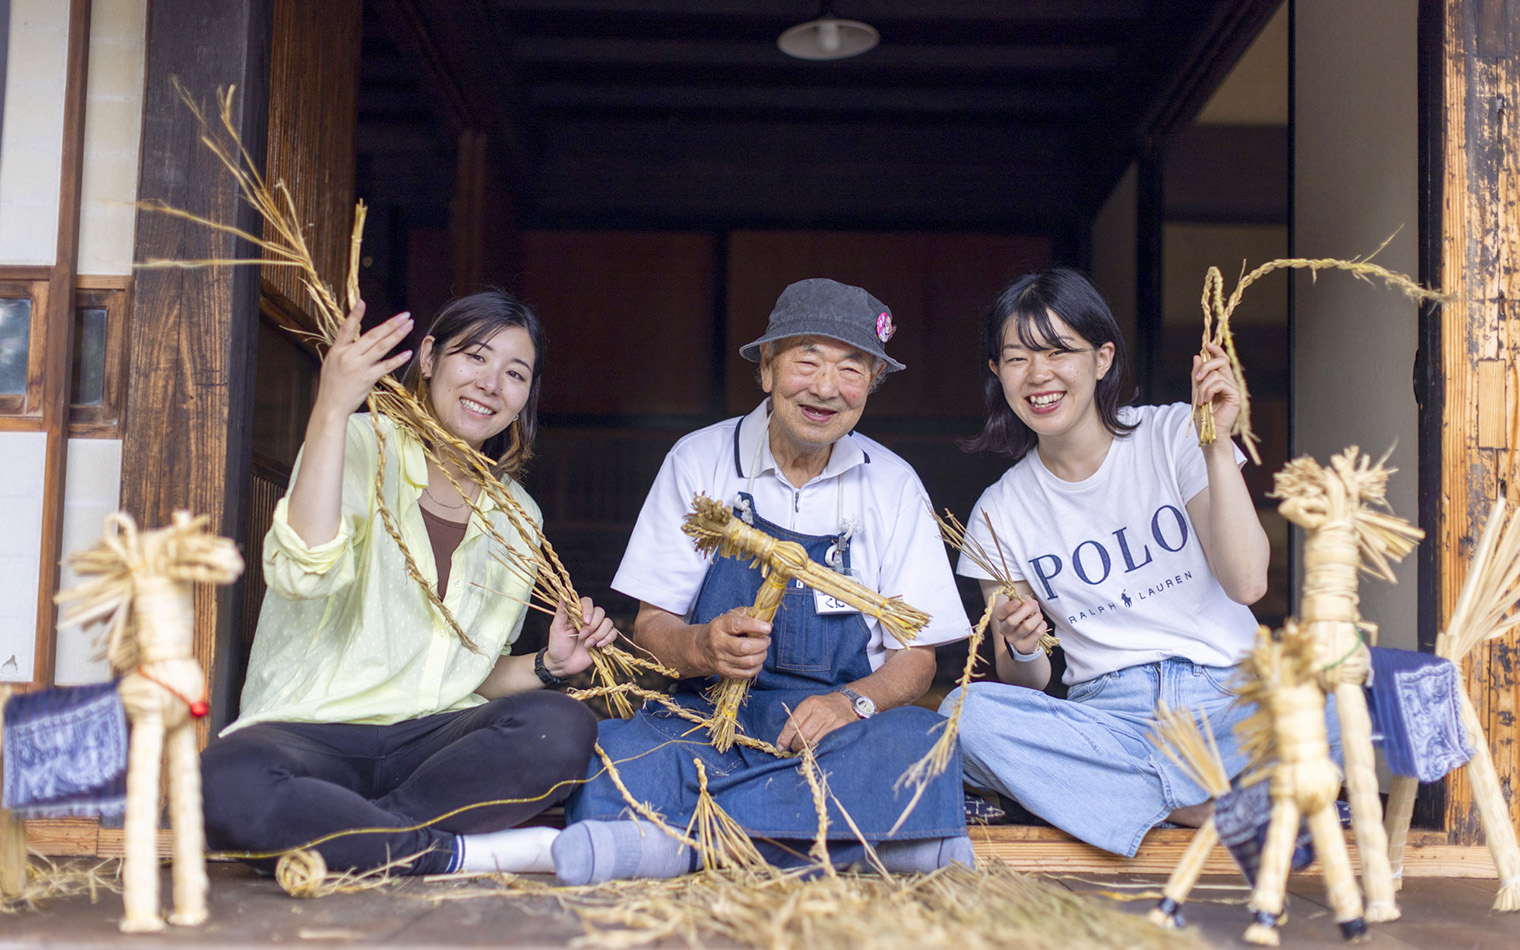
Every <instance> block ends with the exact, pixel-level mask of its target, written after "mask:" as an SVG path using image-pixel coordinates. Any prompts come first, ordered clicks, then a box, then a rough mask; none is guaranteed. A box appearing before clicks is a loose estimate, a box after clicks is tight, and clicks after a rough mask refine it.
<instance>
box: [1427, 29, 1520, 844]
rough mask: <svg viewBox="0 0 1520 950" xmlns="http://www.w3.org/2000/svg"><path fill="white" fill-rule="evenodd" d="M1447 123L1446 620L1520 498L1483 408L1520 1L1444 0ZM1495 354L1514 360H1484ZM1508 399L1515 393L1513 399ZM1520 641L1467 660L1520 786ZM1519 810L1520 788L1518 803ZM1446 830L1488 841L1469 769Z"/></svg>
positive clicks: (1507, 770)
mask: <svg viewBox="0 0 1520 950" xmlns="http://www.w3.org/2000/svg"><path fill="white" fill-rule="evenodd" d="M1440 16H1441V17H1442V18H1443V27H1444V28H1443V30H1442V36H1443V46H1442V54H1441V57H1440V60H1439V63H1438V68H1439V71H1440V75H1441V76H1442V77H1443V89H1442V99H1443V101H1444V108H1443V109H1442V111H1441V114H1440V119H1441V125H1440V126H1439V127H1437V128H1430V129H1427V135H1432V136H1435V137H1437V140H1438V141H1441V142H1443V143H1444V148H1443V150H1442V152H1441V155H1440V162H1441V165H1442V176H1441V179H1440V181H1439V183H1438V185H1439V188H1440V193H1441V196H1442V202H1441V205H1440V209H1441V210H1440V221H1439V240H1440V244H1439V253H1440V270H1439V282H1440V285H1441V287H1442V288H1443V289H1444V290H1446V291H1447V292H1448V293H1450V294H1451V295H1452V301H1451V303H1448V304H1447V305H1445V306H1444V307H1443V308H1442V310H1441V315H1440V337H1439V340H1440V357H1439V359H1440V365H1439V367H1438V368H1437V369H1436V372H1437V373H1438V374H1439V375H1438V376H1436V379H1435V383H1436V385H1437V386H1438V387H1439V389H1440V394H1439V395H1440V405H1441V406H1442V407H1443V409H1442V412H1441V415H1440V420H1439V426H1440V429H1439V435H1440V440H1441V471H1440V482H1439V484H1440V490H1439V491H1440V499H1441V501H1440V503H1439V508H1438V510H1437V511H1436V512H1435V513H1434V517H1433V520H1432V523H1429V524H1427V525H1426V528H1427V538H1429V539H1430V541H1431V542H1433V543H1434V546H1435V550H1436V551H1437V552H1438V553H1437V555H1436V557H1437V558H1438V561H1437V564H1436V578H1435V581H1436V584H1437V590H1436V595H1437V596H1438V597H1439V603H1440V607H1439V620H1440V623H1441V624H1442V625H1444V624H1445V622H1446V621H1447V620H1448V619H1449V618H1450V616H1451V610H1452V607H1453V606H1454V604H1455V601H1456V597H1457V592H1458V590H1459V589H1460V587H1461V584H1462V582H1463V580H1464V579H1465V576H1466V572H1467V567H1468V564H1469V562H1470V559H1471V556H1472V552H1473V547H1474V544H1475V542H1476V535H1477V532H1478V531H1480V530H1481V528H1482V525H1483V522H1484V520H1485V519H1486V517H1487V513H1488V510H1489V508H1490V506H1491V505H1492V504H1493V500H1494V498H1495V497H1496V496H1497V495H1499V494H1501V493H1502V494H1504V495H1505V496H1506V497H1507V498H1508V500H1509V503H1510V504H1511V505H1514V504H1515V503H1516V502H1517V501H1520V479H1517V478H1516V477H1515V476H1516V457H1515V453H1514V450H1513V449H1512V448H1503V447H1491V448H1485V447H1484V446H1485V445H1492V446H1514V445H1515V444H1516V443H1515V439H1516V437H1517V435H1520V431H1517V430H1520V419H1517V418H1516V415H1515V411H1514V408H1513V407H1512V406H1509V405H1506V406H1505V407H1504V408H1503V411H1502V414H1501V418H1500V419H1498V420H1496V421H1495V422H1494V423H1493V424H1492V425H1491V426H1489V427H1484V426H1483V423H1484V422H1487V421H1489V420H1487V419H1485V418H1484V415H1483V412H1482V410H1481V409H1480V406H1481V405H1482V402H1483V399H1482V397H1483V395H1484V392H1485V387H1484V381H1485V380H1487V381H1488V382H1489V386H1488V388H1489V389H1492V388H1493V383H1494V380H1495V379H1499V378H1504V377H1507V376H1508V375H1511V374H1513V373H1514V371H1515V366H1516V365H1517V355H1520V354H1517V347H1520V323H1517V319H1520V311H1517V310H1516V308H1515V300H1516V299H1517V297H1520V268H1517V266H1516V262H1517V260H1520V150H1517V149H1516V148H1515V147H1514V143H1515V131H1514V129H1515V119H1514V116H1513V113H1514V111H1515V104H1516V103H1517V102H1520V9H1517V8H1516V7H1515V6H1514V5H1513V4H1507V3H1498V2H1491V0H1446V2H1445V4H1444V9H1443V11H1442V13H1441V14H1440ZM1484 361H1498V362H1501V363H1502V364H1503V369H1502V370H1500V371H1499V372H1495V371H1494V370H1492V369H1490V370H1484V369H1483V367H1484V365H1485V364H1484ZM1507 402H1508V400H1506V403H1507ZM1517 642H1520V638H1517V637H1516V636H1515V635H1511V636H1509V637H1507V638H1505V639H1504V640H1500V641H1495V642H1492V643H1490V644H1488V645H1480V646H1479V647H1477V648H1476V649H1475V650H1473V652H1472V654H1471V656H1470V659H1469V662H1468V667H1467V673H1466V675H1467V688H1468V692H1469V695H1470V696H1471V697H1472V701H1473V705H1474V707H1476V709H1477V711H1478V716H1479V719H1480V720H1482V723H1483V728H1484V730H1485V732H1486V733H1487V737H1488V741H1489V744H1490V747H1491V748H1492V750H1493V757H1494V767H1495V769H1496V770H1497V772H1498V776H1499V782H1500V784H1501V785H1502V786H1505V787H1508V788H1511V789H1514V788H1517V787H1520V741H1517V736H1516V732H1517V730H1516V713H1517V711H1520V670H1517V669H1516V667H1515V665H1514V660H1513V657H1514V655H1515V649H1516V646H1517ZM1509 813H1510V820H1511V821H1520V795H1514V796H1512V797H1511V799H1510V802H1509ZM1445 817H1446V827H1447V830H1448V831H1449V832H1450V834H1451V839H1452V842H1453V843H1455V844H1470V843H1474V842H1477V841H1481V840H1482V828H1481V825H1480V822H1479V819H1478V811H1477V807H1476V805H1475V803H1474V800H1473V792H1472V788H1471V787H1470V785H1469V784H1468V781H1467V777H1466V775H1465V772H1463V771H1458V772H1457V773H1454V774H1453V775H1452V776H1450V777H1449V778H1448V779H1447V800H1446V816H1445Z"/></svg>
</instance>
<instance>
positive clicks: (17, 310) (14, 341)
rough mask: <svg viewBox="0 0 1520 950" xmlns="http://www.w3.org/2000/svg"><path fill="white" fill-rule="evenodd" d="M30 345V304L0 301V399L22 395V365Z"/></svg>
mask: <svg viewBox="0 0 1520 950" xmlns="http://www.w3.org/2000/svg"><path fill="white" fill-rule="evenodd" d="M31 345H32V301H31V300H30V299H29V298H25V297H22V298H15V297H11V298H5V299H0V396H22V395H25V394H26V363H27V356H28V354H29V353H30V350H31Z"/></svg>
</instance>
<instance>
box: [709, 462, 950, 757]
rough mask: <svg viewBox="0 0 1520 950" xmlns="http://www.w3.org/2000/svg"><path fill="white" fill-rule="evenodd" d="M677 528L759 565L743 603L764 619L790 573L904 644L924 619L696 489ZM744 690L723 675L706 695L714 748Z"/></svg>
mask: <svg viewBox="0 0 1520 950" xmlns="http://www.w3.org/2000/svg"><path fill="white" fill-rule="evenodd" d="M681 530H682V531H684V532H685V533H686V535H687V536H688V537H690V538H691V539H692V540H693V542H694V543H695V544H696V548H697V550H698V551H701V552H702V553H703V554H708V555H710V554H712V553H714V552H717V554H718V556H720V557H734V558H737V557H751V558H754V560H755V561H756V562H757V563H759V564H760V565H761V566H762V569H763V570H764V571H765V580H764V582H763V583H762V586H761V589H760V592H759V594H758V595H757V597H756V600H755V604H754V606H752V607H750V608H747V610H748V612H749V613H750V614H751V615H752V616H759V617H761V619H767V620H768V619H769V617H767V616H763V614H765V613H766V612H768V613H769V615H770V617H773V616H775V613H776V608H777V607H779V606H780V597H781V593H782V591H784V589H785V587H786V585H787V583H789V582H790V581H791V580H792V579H793V578H795V579H796V580H798V581H800V582H802V583H803V584H806V585H807V586H808V587H811V588H813V589H814V590H820V591H823V592H824V593H825V594H828V595H829V596H830V597H833V598H834V599H836V600H839V601H842V602H844V603H846V604H849V605H850V606H852V607H855V608H857V609H858V610H860V611H861V612H862V613H866V614H869V615H870V616H871V617H873V618H875V619H878V620H880V621H881V625H882V628H883V629H885V630H886V631H887V632H888V633H890V634H891V635H892V636H893V637H894V638H896V639H897V641H898V642H899V643H902V644H903V645H905V646H906V645H908V644H911V643H912V642H913V639H914V637H916V636H917V634H918V631H919V630H922V629H923V627H924V624H926V623H928V622H929V615H928V614H926V613H924V612H923V611H922V610H919V609H918V608H916V607H914V606H912V605H910V604H906V603H904V602H903V601H902V599H901V598H898V597H886V596H883V595H881V594H878V593H877V592H876V591H874V590H871V589H870V588H869V587H866V586H864V585H862V584H860V583H859V582H857V581H854V580H852V579H850V578H848V577H845V576H844V575H842V574H839V573H837V572H835V571H832V570H830V569H829V568H827V567H824V566H823V565H822V564H819V563H817V562H815V561H813V560H812V559H811V558H809V557H808V556H807V552H806V551H805V550H804V549H803V548H802V546H801V545H800V544H795V543H792V542H787V541H778V540H777V539H775V538H773V537H771V536H770V535H768V534H766V533H765V532H764V531H760V530H759V529H757V528H752V527H750V526H749V525H747V524H745V523H744V522H743V521H742V520H741V519H739V518H736V517H734V513H733V510H732V509H730V508H729V507H728V506H727V505H725V504H723V503H722V502H719V501H714V500H713V499H712V498H709V497H708V496H706V495H704V494H701V493H700V492H699V493H697V495H696V496H695V497H694V498H693V499H692V510H691V512H690V513H688V514H687V516H686V518H685V520H684V521H683V522H682V524H681ZM748 692H749V680H747V679H739V678H735V677H725V678H724V679H722V680H720V681H719V683H718V684H717V686H715V687H714V689H713V692H712V693H711V694H709V698H710V699H712V701H713V716H712V719H711V725H710V727H709V728H710V731H711V734H712V740H713V745H714V746H716V747H717V748H719V749H721V750H724V751H727V749H728V748H729V746H731V745H732V744H733V736H734V730H735V724H736V722H737V719H736V717H737V715H738V710H739V706H740V705H741V704H742V703H743V701H744V697H745V696H746V695H747V694H748Z"/></svg>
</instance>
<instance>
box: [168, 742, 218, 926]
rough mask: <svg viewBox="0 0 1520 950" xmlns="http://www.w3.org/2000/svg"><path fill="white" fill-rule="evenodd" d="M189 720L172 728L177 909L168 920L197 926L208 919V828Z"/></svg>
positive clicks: (171, 816) (171, 793) (171, 818)
mask: <svg viewBox="0 0 1520 950" xmlns="http://www.w3.org/2000/svg"><path fill="white" fill-rule="evenodd" d="M195 746H196V743H195V728H194V727H193V726H192V725H191V722H190V721H188V720H187V721H185V722H182V723H180V724H179V725H178V726H176V727H175V728H174V729H171V730H170V731H169V736H168V746H167V749H166V752H167V753H168V757H169V802H170V810H169V825H170V827H171V828H172V829H173V831H174V912H173V913H171V914H170V915H169V923H171V924H174V925H175V926H179V927H195V926H199V925H200V924H203V923H205V922H206V916H207V913H206V891H207V890H208V889H209V888H210V882H209V881H208V880H207V879H206V860H205V851H206V831H205V827H204V824H203V823H204V820H205V816H204V813H203V812H202V811H201V769H200V756H199V754H198V753H197V751H196V747H195Z"/></svg>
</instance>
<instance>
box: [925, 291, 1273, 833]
mask: <svg viewBox="0 0 1520 950" xmlns="http://www.w3.org/2000/svg"><path fill="white" fill-rule="evenodd" d="M983 348H984V353H983V357H984V358H985V359H986V361H987V368H988V370H989V375H988V377H987V380H986V396H987V407H988V420H987V423H986V427H985V428H984V430H983V432H982V434H981V435H980V436H978V437H977V438H976V439H975V440H973V442H972V443H971V445H970V446H969V448H970V449H972V450H979V451H992V452H997V453H1000V454H1004V455H1007V456H1008V457H1009V458H1010V459H1011V460H1012V462H1013V465H1012V467H1011V468H1009V469H1008V471H1007V472H1006V473H1005V474H1004V475H1003V477H1002V478H1001V479H999V480H998V481H997V483H996V484H994V485H992V486H991V487H990V488H988V489H987V490H986V491H985V492H984V493H983V494H982V497H981V499H980V500H979V501H978V502H977V505H976V509H975V510H974V511H973V512H972V515H971V518H970V519H968V521H967V523H968V525H969V526H970V529H969V534H970V535H971V536H972V537H974V538H975V539H976V540H977V541H979V542H980V543H981V544H982V545H983V547H985V549H986V550H987V551H988V552H990V553H992V555H993V557H994V558H995V559H998V558H1000V563H1005V564H1006V566H1007V569H1008V573H1009V574H1010V575H1011V576H1012V577H1013V579H1014V580H1015V582H1016V587H1017V589H1018V591H1019V593H1020V594H1021V595H1022V599H1021V600H1008V599H1006V598H1003V597H1000V596H999V597H997V603H996V604H995V606H994V610H993V621H992V626H991V630H992V633H993V634H994V636H995V640H994V642H995V643H996V645H997V649H996V653H997V674H998V679H999V680H1000V681H1001V682H998V683H992V682H985V683H976V684H973V685H972V686H971V687H970V688H969V691H968V695H967V699H966V707H965V711H964V713H963V718H962V720H961V751H962V756H963V763H964V769H965V778H966V782H967V784H968V785H971V786H973V787H977V788H984V789H990V790H996V791H998V792H999V793H1001V794H1003V795H1005V796H1007V797H1008V798H1010V799H1013V800H1015V801H1017V802H1019V803H1020V804H1021V805H1022V806H1023V807H1025V808H1027V809H1028V810H1029V811H1031V812H1033V813H1034V814H1036V815H1038V816H1039V817H1041V818H1043V819H1045V820H1046V821H1049V822H1050V823H1051V824H1053V825H1055V826H1057V827H1059V828H1062V829H1064V830H1065V831H1067V832H1069V833H1071V834H1073V835H1075V836H1076V837H1078V838H1081V839H1082V840H1084V841H1087V842H1089V843H1091V844H1094V845H1097V846H1098V847H1101V848H1105V849H1107V850H1109V851H1113V852H1116V853H1119V854H1123V855H1127V856H1132V855H1133V854H1134V853H1135V851H1136V849H1137V848H1138V847H1139V845H1140V840H1141V839H1142V838H1143V837H1144V836H1145V833H1146V832H1147V831H1148V830H1149V829H1150V828H1152V827H1154V826H1155V825H1156V824H1158V823H1160V822H1162V821H1168V820H1170V821H1172V822H1175V823H1178V824H1189V825H1196V824H1199V823H1201V822H1202V820H1203V819H1204V818H1206V817H1207V815H1208V814H1209V809H1210V807H1211V805H1210V803H1209V802H1208V795H1207V794H1206V793H1205V792H1204V790H1203V789H1202V788H1200V787H1198V786H1197V785H1195V784H1194V783H1193V782H1191V781H1190V780H1189V779H1188V778H1187V777H1186V775H1185V774H1184V773H1183V772H1182V770H1181V769H1179V768H1177V767H1176V766H1175V765H1174V764H1173V763H1172V762H1171V761H1170V760H1168V759H1167V758H1166V757H1165V756H1164V755H1163V754H1162V753H1161V752H1160V751H1159V750H1158V749H1157V748H1156V747H1155V746H1154V745H1153V744H1152V743H1151V742H1150V741H1149V739H1148V738H1147V733H1148V732H1149V731H1150V730H1151V728H1152V724H1153V719H1154V713H1155V709H1156V705H1157V703H1158V701H1162V700H1164V701H1165V702H1166V703H1167V704H1168V705H1169V706H1171V707H1172V708H1174V709H1178V708H1191V709H1195V710H1198V711H1199V712H1200V713H1202V714H1204V715H1206V716H1207V717H1208V719H1209V721H1210V723H1211V725H1212V727H1213V731H1214V734H1215V736H1216V737H1217V738H1218V739H1219V742H1220V748H1221V752H1222V753H1223V754H1224V757H1225V764H1226V767H1227V768H1229V769H1230V770H1231V772H1232V773H1233V772H1238V771H1239V770H1240V769H1242V768H1243V767H1244V765H1245V760H1244V758H1243V757H1242V756H1241V754H1240V753H1239V751H1238V749H1237V748H1236V746H1235V743H1234V741H1233V726H1234V724H1235V722H1236V721H1238V719H1239V718H1240V716H1241V712H1240V711H1239V710H1237V709H1235V708H1234V707H1233V706H1232V704H1231V696H1230V694H1229V692H1228V689H1227V686H1226V681H1227V680H1228V678H1229V675H1230V672H1231V669H1230V668H1231V666H1232V665H1233V664H1234V663H1235V662H1236V660H1237V659H1238V658H1239V657H1240V656H1241V654H1243V653H1244V652H1245V650H1246V649H1247V648H1248V647H1249V645H1250V643H1251V640H1252V637H1253V635H1254V632H1255V630H1256V621H1255V619H1254V618H1253V616H1252V614H1251V612H1250V611H1249V610H1248V609H1247V608H1246V606H1245V605H1247V604H1251V603H1254V602H1255V601H1256V600H1258V599H1260V598H1261V596H1262V595H1263V594H1264V593H1265V592H1266V589H1267V560H1268V543H1267V536H1266V533H1265V532H1264V531H1263V530H1262V527H1261V523H1260V521H1259V520H1258V519H1257V517H1256V508H1255V505H1254V503H1253V502H1252V500H1251V496H1250V493H1249V492H1248V491H1247V489H1246V485H1245V481H1244V479H1243V478H1242V477H1241V473H1240V464H1241V463H1242V462H1243V461H1244V457H1243V456H1242V455H1241V454H1240V453H1239V450H1238V449H1236V448H1235V446H1234V444H1233V443H1232V442H1231V441H1230V440H1229V439H1228V438H1223V437H1221V438H1220V439H1218V440H1217V441H1215V442H1213V443H1212V444H1210V445H1207V446H1203V447H1200V446H1199V445H1198V436H1197V432H1196V431H1195V429H1194V428H1193V426H1192V423H1191V409H1192V407H1191V406H1189V405H1186V404H1182V403H1177V404H1174V405H1170V406H1141V407H1131V406H1125V405H1123V403H1124V402H1125V401H1126V399H1125V393H1126V391H1125V388H1124V387H1125V382H1124V375H1125V355H1124V350H1123V338H1122V337H1121V335H1120V333H1119V329H1118V326H1117V324H1116V323H1115V322H1114V318H1113V314H1112V313H1111V312H1110V311H1109V308H1108V305H1107V304H1106V303H1104V301H1103V298H1102V297H1101V296H1100V295H1099V294H1098V292H1097V291H1096V290H1095V289H1094V288H1093V286H1092V284H1091V283H1089V282H1088V280H1087V279H1086V278H1085V277H1083V276H1082V275H1081V274H1078V273H1076V272H1074V271H1070V270H1065V269H1054V270H1049V271H1045V272H1042V273H1036V274H1028V275H1025V276H1023V277H1020V278H1019V279H1017V280H1015V281H1014V282H1013V283H1012V284H1010V285H1009V286H1008V287H1007V288H1006V289H1005V290H1004V291H1003V292H1002V294H1001V295H999V297H998V298H997V300H996V301H995V302H994V304H993V306H992V308H991V310H990V312H989V314H988V317H987V320H986V323H985V326H984V332H983ZM1191 380H1192V397H1193V405H1205V406H1207V407H1208V410H1209V411H1210V412H1212V413H1213V414H1214V424H1215V428H1216V431H1218V432H1221V433H1227V432H1229V431H1230V428H1231V426H1232V425H1233V424H1234V422H1235V419H1236V417H1237V415H1238V414H1239V412H1240V405H1241V399H1240V391H1239V388H1238V386H1237V384H1236V382H1235V378H1234V375H1233V374H1232V373H1231V372H1230V367H1229V362H1228V360H1227V358H1226V356H1225V354H1224V352H1223V351H1222V350H1221V349H1220V348H1219V347H1217V346H1212V345H1211V346H1209V347H1208V358H1207V359H1204V358H1202V357H1200V356H1194V357H1193V369H1192V376H1191ZM984 516H985V517H984ZM989 523H990V525H991V530H989V528H988V525H989ZM994 534H995V537H994ZM957 570H958V572H959V573H960V574H962V575H965V576H968V577H975V578H977V579H979V580H980V581H981V584H982V590H983V592H984V593H985V594H986V595H987V596H988V597H989V598H991V597H994V596H996V588H997V584H996V582H995V581H993V580H992V579H991V578H989V577H988V575H987V574H986V573H985V572H984V571H982V570H981V569H979V568H978V567H977V566H976V565H975V564H974V563H972V562H971V561H969V560H968V559H966V558H964V557H963V558H962V559H961V562H960V564H959V566H958V568H957ZM1042 612H1043V614H1048V615H1049V616H1050V618H1051V619H1052V620H1053V621H1054V624H1055V629H1056V632H1057V633H1058V634H1059V635H1060V637H1061V642H1062V645H1063V647H1064V649H1065V652H1066V659H1067V670H1066V675H1065V682H1066V684H1067V686H1068V687H1069V693H1068V698H1067V699H1065V700H1062V699H1055V698H1053V697H1050V696H1048V695H1046V694H1045V693H1044V692H1042V690H1043V689H1044V687H1045V686H1046V684H1047V683H1048V682H1049V679H1050V672H1051V670H1050V663H1049V661H1048V660H1047V659H1046V656H1045V654H1044V653H1043V652H1042V651H1041V650H1040V649H1039V647H1038V640H1039V637H1040V635H1041V634H1042V633H1044V631H1045V619H1044V616H1042ZM957 695H958V694H957V693H952V694H951V696H950V697H949V698H947V699H946V700H945V703H944V705H943V706H942V707H941V710H942V711H943V712H946V713H948V712H949V709H950V708H951V706H952V705H953V703H954V702H955V700H956V698H957Z"/></svg>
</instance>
